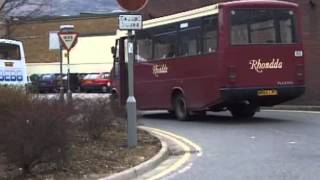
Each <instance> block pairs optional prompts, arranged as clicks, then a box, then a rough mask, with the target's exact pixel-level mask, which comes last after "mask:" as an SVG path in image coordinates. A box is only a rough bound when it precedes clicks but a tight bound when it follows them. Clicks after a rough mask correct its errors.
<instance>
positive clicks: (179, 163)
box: [140, 127, 202, 180]
mask: <svg viewBox="0 0 320 180" xmlns="http://www.w3.org/2000/svg"><path fill="white" fill-rule="evenodd" d="M140 128H142V129H146V130H149V131H151V133H154V134H155V135H158V136H162V137H165V138H168V139H170V140H172V141H174V142H175V143H176V144H177V145H179V146H180V147H181V148H182V149H183V151H184V152H186V153H185V154H184V155H183V156H182V157H181V158H180V159H179V160H178V161H177V162H175V163H174V164H173V165H171V166H170V167H169V168H167V169H165V170H164V171H162V172H160V173H158V174H156V175H154V176H152V177H151V178H149V179H148V180H155V179H160V178H162V177H164V176H166V175H168V174H169V173H171V172H174V171H176V170H177V169H179V168H180V167H181V166H182V165H184V164H185V163H186V162H187V161H188V160H189V159H190V158H191V152H190V151H191V148H190V147H189V146H192V147H193V148H195V149H196V151H198V152H199V153H201V154H202V152H201V148H200V146H198V145H197V144H195V143H193V142H191V141H190V140H188V139H186V138H183V137H181V136H178V135H176V134H173V133H170V132H167V131H163V130H160V129H156V128H150V127H140ZM188 145H189V146H188Z"/></svg>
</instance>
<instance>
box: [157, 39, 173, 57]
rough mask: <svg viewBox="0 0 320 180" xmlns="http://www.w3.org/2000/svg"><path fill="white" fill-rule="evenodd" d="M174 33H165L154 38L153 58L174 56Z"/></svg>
mask: <svg viewBox="0 0 320 180" xmlns="http://www.w3.org/2000/svg"><path fill="white" fill-rule="evenodd" d="M175 51H176V33H167V34H165V35H161V36H158V37H156V38H155V39H154V59H166V58H172V57H175V56H176V53H175Z"/></svg>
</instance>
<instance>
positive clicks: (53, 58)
mask: <svg viewBox="0 0 320 180" xmlns="http://www.w3.org/2000/svg"><path fill="white" fill-rule="evenodd" d="M63 24H72V25H74V26H75V31H77V32H78V33H79V35H80V37H79V40H78V44H77V46H76V47H75V48H74V49H72V51H71V53H70V63H71V67H70V68H71V71H73V72H79V71H81V72H99V71H100V72H102V71H109V70H110V68H111V66H112V59H111V58H108V57H112V55H111V51H110V48H111V46H112V45H113V44H114V39H115V34H116V30H117V26H118V20H117V14H108V15H92V14H87V15H85V16H78V17H57V18H46V17H44V18H39V19H31V20H25V19H17V20H13V21H11V22H10V24H9V25H8V27H7V30H8V35H7V36H8V37H9V38H12V39H17V40H20V41H23V43H24V48H25V54H26V60H27V65H28V74H32V73H52V72H59V71H60V66H59V62H60V59H61V57H60V53H59V51H49V33H50V32H54V31H59V27H60V25H63ZM82 42H83V43H82ZM88 42H90V43H91V44H90V45H88ZM84 51H86V54H85V53H83V52H84ZM90 55H91V56H90ZM97 56H98V57H97ZM63 63H64V64H66V58H65V57H63ZM84 68H85V69H86V70H84ZM64 70H66V69H64Z"/></svg>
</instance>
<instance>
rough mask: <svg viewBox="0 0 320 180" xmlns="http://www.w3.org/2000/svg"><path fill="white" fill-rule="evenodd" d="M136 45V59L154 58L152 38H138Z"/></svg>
mask: <svg viewBox="0 0 320 180" xmlns="http://www.w3.org/2000/svg"><path fill="white" fill-rule="evenodd" d="M136 45H137V53H136V58H135V59H136V61H137V62H145V61H150V59H151V58H152V39H138V40H137V43H136Z"/></svg>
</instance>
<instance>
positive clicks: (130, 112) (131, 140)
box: [127, 30, 138, 147]
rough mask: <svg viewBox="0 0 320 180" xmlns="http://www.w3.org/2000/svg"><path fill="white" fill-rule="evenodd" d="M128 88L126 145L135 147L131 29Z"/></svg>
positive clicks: (135, 107) (135, 127)
mask: <svg viewBox="0 0 320 180" xmlns="http://www.w3.org/2000/svg"><path fill="white" fill-rule="evenodd" d="M127 48H128V86H129V87H128V88H129V96H128V99H127V120H128V147H136V146H137V142H138V138H137V104H136V99H135V98H134V83H133V82H134V78H133V74H134V73H133V61H134V51H133V39H132V30H129V32H128V47H127Z"/></svg>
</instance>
